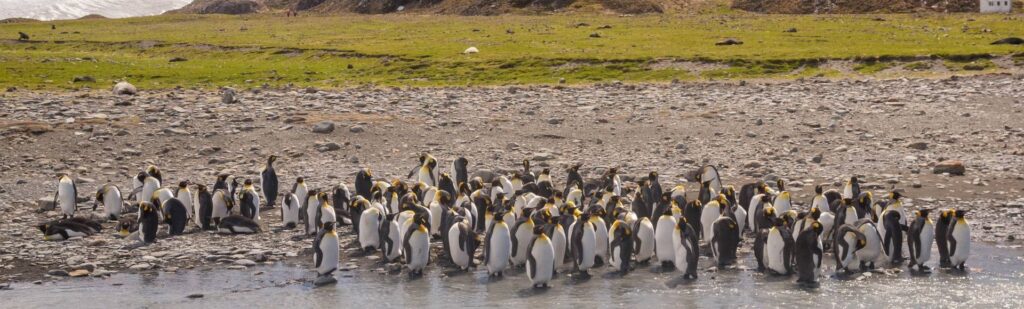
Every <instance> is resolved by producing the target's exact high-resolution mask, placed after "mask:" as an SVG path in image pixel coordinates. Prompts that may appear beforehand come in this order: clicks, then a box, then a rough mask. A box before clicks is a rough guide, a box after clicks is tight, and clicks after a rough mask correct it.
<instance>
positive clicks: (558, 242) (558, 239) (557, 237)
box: [551, 224, 568, 267]
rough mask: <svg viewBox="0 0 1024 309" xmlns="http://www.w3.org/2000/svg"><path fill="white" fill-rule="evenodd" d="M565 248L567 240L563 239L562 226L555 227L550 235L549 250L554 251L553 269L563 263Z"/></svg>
mask: <svg viewBox="0 0 1024 309" xmlns="http://www.w3.org/2000/svg"><path fill="white" fill-rule="evenodd" d="M567 247H568V238H566V237H565V231H564V230H563V229H562V225H561V224H558V225H555V231H554V232H552V233H551V248H552V249H554V250H555V256H554V262H555V267H559V266H562V262H563V261H565V249H566V248H567Z"/></svg>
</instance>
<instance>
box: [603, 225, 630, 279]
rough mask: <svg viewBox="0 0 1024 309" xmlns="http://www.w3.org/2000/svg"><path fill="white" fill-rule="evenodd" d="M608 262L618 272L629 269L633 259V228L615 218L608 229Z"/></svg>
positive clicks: (623, 272)
mask: <svg viewBox="0 0 1024 309" xmlns="http://www.w3.org/2000/svg"><path fill="white" fill-rule="evenodd" d="M608 234H609V237H608V264H610V265H611V266H612V268H615V270H616V271H617V272H619V273H620V274H625V273H627V272H629V271H630V269H631V267H630V262H632V261H633V250H634V242H633V240H634V236H633V235H634V234H633V228H631V227H629V226H628V225H627V224H626V222H625V221H622V220H615V222H613V223H612V226H611V228H610V229H609V231H608Z"/></svg>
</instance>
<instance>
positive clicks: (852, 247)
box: [832, 224, 867, 274]
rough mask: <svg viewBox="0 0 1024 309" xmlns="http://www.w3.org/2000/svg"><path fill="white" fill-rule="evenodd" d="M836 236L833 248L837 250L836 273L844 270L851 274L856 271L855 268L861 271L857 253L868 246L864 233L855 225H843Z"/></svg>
mask: <svg viewBox="0 0 1024 309" xmlns="http://www.w3.org/2000/svg"><path fill="white" fill-rule="evenodd" d="M835 236H836V237H835V244H833V245H832V248H834V249H835V254H834V256H835V258H836V271H839V270H843V271H844V272H846V273H847V274H849V273H852V272H854V271H855V269H854V267H858V268H857V269H859V263H858V262H857V255H856V252H857V251H859V250H861V249H863V248H864V246H866V245H867V240H866V237H865V236H864V233H861V231H860V230H858V229H857V228H856V227H854V226H853V225H849V224H843V225H841V226H839V228H837V229H836V235H835Z"/></svg>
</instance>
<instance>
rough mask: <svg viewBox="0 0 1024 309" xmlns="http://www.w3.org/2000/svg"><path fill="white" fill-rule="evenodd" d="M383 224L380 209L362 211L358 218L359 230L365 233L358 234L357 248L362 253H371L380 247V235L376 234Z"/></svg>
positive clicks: (373, 208)
mask: <svg viewBox="0 0 1024 309" xmlns="http://www.w3.org/2000/svg"><path fill="white" fill-rule="evenodd" d="M383 222H384V214H383V213H381V211H380V209H377V208H376V207H370V208H367V209H366V210H364V211H363V213H362V214H360V216H359V223H358V225H359V230H360V231H365V232H364V233H359V234H358V235H357V236H358V237H359V247H360V248H362V249H363V251H371V250H373V249H376V248H379V247H380V234H379V233H377V231H378V230H380V224H381V223H383Z"/></svg>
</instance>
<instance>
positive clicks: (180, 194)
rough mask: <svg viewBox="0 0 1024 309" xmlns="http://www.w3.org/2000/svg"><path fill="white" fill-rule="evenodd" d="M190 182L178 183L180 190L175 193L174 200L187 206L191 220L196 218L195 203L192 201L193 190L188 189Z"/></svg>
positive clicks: (186, 209)
mask: <svg viewBox="0 0 1024 309" xmlns="http://www.w3.org/2000/svg"><path fill="white" fill-rule="evenodd" d="M188 185H189V181H188V180H186V181H182V182H179V183H178V188H177V189H176V190H175V191H174V198H176V199H178V201H181V205H183V206H185V211H186V212H187V213H188V217H189V218H190V219H191V218H193V217H194V216H195V212H194V208H195V207H194V205H192V204H194V201H193V200H192V190H189V189H188Z"/></svg>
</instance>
